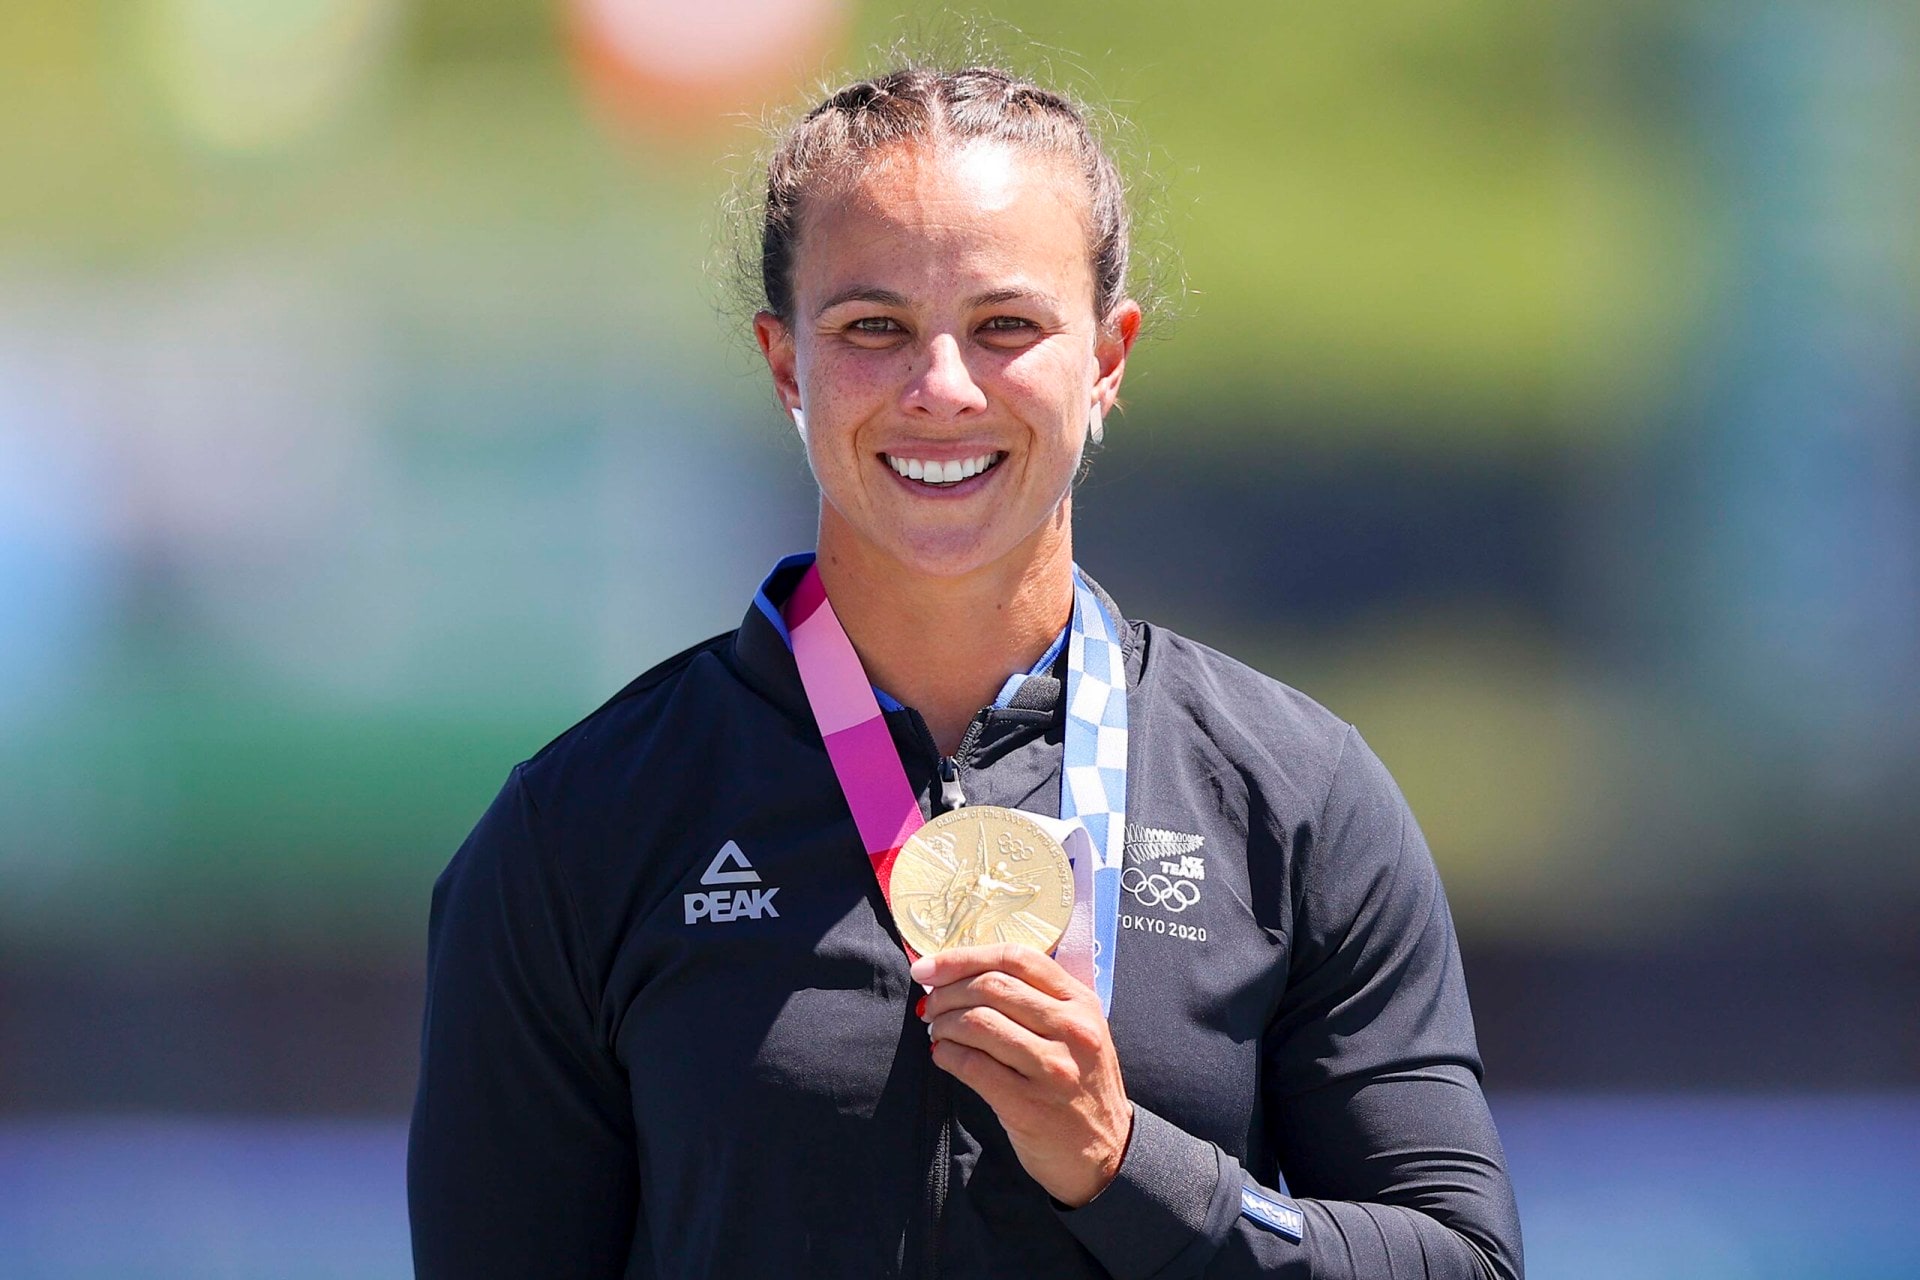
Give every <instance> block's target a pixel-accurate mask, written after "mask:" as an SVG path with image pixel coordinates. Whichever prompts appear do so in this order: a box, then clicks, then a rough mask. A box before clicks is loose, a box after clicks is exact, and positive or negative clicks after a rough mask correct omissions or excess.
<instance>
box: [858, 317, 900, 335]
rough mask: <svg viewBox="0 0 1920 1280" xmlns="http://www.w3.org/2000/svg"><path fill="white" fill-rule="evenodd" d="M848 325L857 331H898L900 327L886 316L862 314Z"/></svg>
mask: <svg viewBox="0 0 1920 1280" xmlns="http://www.w3.org/2000/svg"><path fill="white" fill-rule="evenodd" d="M847 327H848V328H849V329H851V330H853V331H854V332H855V333H897V332H899V329H900V326H899V325H897V324H895V323H894V322H893V321H892V320H889V319H888V318H887V317H886V316H861V317H860V318H859V319H858V320H855V321H854V322H853V323H852V324H850V325H848V326H847Z"/></svg>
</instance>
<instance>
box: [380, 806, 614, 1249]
mask: <svg viewBox="0 0 1920 1280" xmlns="http://www.w3.org/2000/svg"><path fill="white" fill-rule="evenodd" d="M539 825H540V816H539V814H538V812H537V811H536V810H535V808H534V805H533V802H532V800H531V798H530V797H529V796H528V794H527V789H526V785H525V782H524V780H523V779H522V777H521V774H520V771H519V770H518V769H516V770H515V771H514V773H513V775H512V776H511V777H509V778H508V780H507V784H506V786H505V787H504V788H503V789H502V790H501V792H500V795H499V796H498V798H496V799H495V800H494V802H493V805H492V807H491V808H489V809H488V810H487V813H486V815H485V816H484V817H482V818H481V820H480V824H479V825H478V826H477V827H475V828H474V830H473V834H472V835H470V836H468V837H467V840H466V843H465V844H463V845H462V846H461V847H460V850H459V852H458V853H457V854H455V855H454V858H453V861H452V863H450V864H449V865H448V867H447V869H446V871H445V872H444V873H442V875H441V876H440V879H439V881H438V883H436V884H435V885H434V890H433V908H432V915H431V918H430V922H429V925H428V942H427V1004H426V1019H425V1026H424V1029H423V1032H422V1036H421V1051H420V1083H419V1089H418V1091H417V1093H416V1094H415V1097H414V1107H413V1124H412V1130H411V1133H410V1136H409V1140H408V1147H407V1207H408V1214H409V1217H410V1219H411V1223H412V1230H413V1258H414V1268H415V1274H416V1275H417V1276H419V1277H420V1280H440V1278H442V1277H446V1278H449V1280H451V1278H453V1277H458V1278H459V1280H487V1278H488V1277H495V1276H497V1277H501V1278H502V1280H505V1278H506V1277H515V1278H516V1280H520V1278H524V1277H526V1276H533V1275H539V1276H554V1277H578V1278H579V1280H609V1278H612V1277H621V1276H627V1275H634V1274H639V1273H636V1272H630V1271H629V1270H628V1269H627V1267H628V1257H629V1254H630V1253H633V1254H636V1255H639V1256H642V1257H644V1255H645V1252H646V1250H645V1248H644V1244H643V1243H642V1244H640V1246H639V1247H636V1241H635V1233H636V1229H637V1227H638V1226H639V1224H640V1223H641V1217H640V1213H639V1192H638V1179H637V1175H636V1172H635V1170H636V1159H635V1150H634V1147H635V1136H634V1128H633V1121H632V1111H631V1108H630V1106H629V1102H628V1091H627V1085H626V1077H625V1073H624V1071H623V1070H622V1069H621V1067H620V1065H619V1063H618V1062H617V1061H616V1060H615V1059H614V1057H613V1055H612V1053H611V1052H610V1051H609V1050H608V1049H607V1047H606V1046H605V1045H604V1043H603V1042H602V1039H601V1037H600V1036H599V1035H598V1034H597V1033H596V1025H597V1019H596V1018H595V1016H594V1007H595V1000H594V998H593V996H592V995H591V992H592V991H593V990H594V987H593V985H592V984H591V982H590V981H588V980H587V977H586V975H587V974H588V972H589V969H588V966H586V965H585V964H584V963H583V956H584V955H585V954H586V948H585V945H584V941H583V935H582V931H581V927H580V919H579V915H578V913H577V912H576V910H575V908H574V901H573V898H572V897H571V895H570V893H569V890H568V888H567V886H566V884H565V883H564V882H563V881H562V879H561V876H560V873H559V870H558V868H557V867H556V866H555V865H554V864H553V862H552V860H551V859H550V858H549V857H548V856H547V853H546V850H545V849H543V848H542V846H541V840H540V835H539Z"/></svg>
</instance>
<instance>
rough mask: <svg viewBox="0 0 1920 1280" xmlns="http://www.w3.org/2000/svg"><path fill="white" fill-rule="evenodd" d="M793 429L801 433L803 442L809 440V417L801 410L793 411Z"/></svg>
mask: <svg viewBox="0 0 1920 1280" xmlns="http://www.w3.org/2000/svg"><path fill="white" fill-rule="evenodd" d="M793 429H794V430H795V431H798V432H799V433H800V438H801V439H802V440H805V439H806V438H807V415H806V414H805V413H804V412H802V411H801V410H799V409H795V410H794V411H793Z"/></svg>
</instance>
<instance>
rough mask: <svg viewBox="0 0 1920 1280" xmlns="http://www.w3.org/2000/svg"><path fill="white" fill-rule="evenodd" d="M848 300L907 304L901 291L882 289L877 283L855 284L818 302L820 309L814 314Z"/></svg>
mask: <svg viewBox="0 0 1920 1280" xmlns="http://www.w3.org/2000/svg"><path fill="white" fill-rule="evenodd" d="M848 302H872V303H876V304H878V305H879V306H883V307H904V306H906V305H907V296H906V295H905V294H903V293H895V292H894V291H893V290H891V289H882V288H881V287H880V286H879V285H873V284H856V285H851V286H849V287H847V288H845V289H842V290H841V291H840V292H838V293H836V294H834V295H833V296H832V297H830V298H828V299H827V300H826V301H825V302H823V303H821V304H820V309H819V310H818V311H816V312H814V314H815V315H825V314H826V313H827V312H829V311H831V310H833V309H834V308H835V307H837V306H840V305H842V304H843V303H848Z"/></svg>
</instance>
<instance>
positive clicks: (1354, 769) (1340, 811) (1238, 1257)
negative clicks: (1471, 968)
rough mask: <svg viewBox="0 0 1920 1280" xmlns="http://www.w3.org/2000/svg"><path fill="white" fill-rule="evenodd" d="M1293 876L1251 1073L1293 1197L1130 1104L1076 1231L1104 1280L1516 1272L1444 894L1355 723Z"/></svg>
mask: <svg viewBox="0 0 1920 1280" xmlns="http://www.w3.org/2000/svg"><path fill="white" fill-rule="evenodd" d="M1291 876H1292V880H1291V891H1292V894H1293V898H1294V902H1293V921H1294V929H1295V932H1294V937H1293V938H1292V940H1291V954H1290V960H1289V970H1288V980H1287V989H1286V992H1285V994H1284V996H1283V997H1282V999H1281V1002H1280V1005H1279V1007H1278V1009H1277V1010H1276V1011H1275V1014H1274V1016H1273V1018H1272V1019H1271V1021H1270V1022H1269V1025H1268V1028H1267V1033H1266V1036H1265V1039H1264V1043H1263V1055H1262V1063H1263V1068H1262V1081H1261V1095H1262V1105H1263V1108H1264V1111H1265V1118H1266V1130H1267V1136H1268V1139H1269V1142H1270V1143H1271V1145H1272V1149H1273V1150H1275V1151H1276V1152H1278V1156H1279V1163H1280V1168H1281V1172H1282V1173H1283V1175H1284V1177H1285V1178H1286V1182H1287V1188H1288V1190H1287V1191H1276V1190H1274V1189H1271V1188H1266V1187H1262V1186H1260V1185H1259V1184H1258V1183H1256V1182H1255V1180H1254V1178H1253V1177H1252V1176H1251V1175H1250V1174H1248V1173H1247V1172H1246V1171H1245V1170H1244V1169H1243V1168H1242V1167H1241V1165H1240V1164H1239V1162H1238V1161H1236V1160H1235V1159H1234V1158H1233V1157H1232V1156H1230V1155H1228V1154H1227V1153H1226V1152H1224V1151H1222V1150H1221V1149H1220V1148H1219V1147H1217V1146H1215V1145H1213V1144H1212V1143H1209V1142H1206V1141H1203V1140H1202V1139H1199V1138H1195V1137H1193V1136H1192V1135H1190V1134H1188V1133H1186V1132H1184V1131H1182V1130H1180V1129H1178V1128H1176V1127H1175V1126H1173V1125H1172V1124H1169V1123H1168V1122H1167V1121H1165V1120H1163V1119H1161V1118H1159V1117H1158V1116H1155V1115H1153V1114H1152V1113H1151V1112H1148V1111H1146V1110H1145V1109H1144V1108H1140V1107H1138V1106H1136V1107H1135V1109H1134V1131H1133V1138H1132V1140H1131V1142H1130V1143H1129V1144H1128V1148H1127V1154H1126V1156H1125V1158H1124V1160H1123V1162H1122V1164H1121V1168H1120V1173H1119V1176H1118V1177H1116V1178H1115V1180H1114V1181H1113V1183H1112V1184H1111V1185H1109V1186H1108V1187H1107V1189H1106V1190H1105V1191H1103V1192H1101V1194H1100V1195H1099V1196H1097V1197H1096V1198H1095V1199H1094V1200H1093V1201H1092V1203H1090V1204H1088V1205H1086V1206H1085V1207H1083V1208H1081V1209H1078V1210H1074V1211H1071V1212H1068V1213H1065V1214H1063V1216H1064V1217H1065V1218H1066V1220H1067V1223H1068V1225H1069V1227H1070V1228H1071V1229H1072V1230H1073V1231H1074V1233H1075V1235H1076V1236H1078V1237H1079V1238H1080V1240H1081V1242H1082V1243H1083V1244H1085V1245H1086V1246H1087V1247H1088V1249H1090V1250H1091V1251H1092V1252H1093V1253H1094V1255H1095V1256H1096V1257H1097V1258H1099V1259H1100V1261H1101V1263H1102V1265H1104V1266H1105V1267H1106V1268H1107V1269H1108V1270H1109V1271H1110V1272H1112V1274H1113V1275H1114V1276H1115V1277H1116V1280H1180V1278H1183V1277H1207V1278H1208V1280H1240V1278H1241V1277H1255V1276H1267V1277H1287V1278H1288V1280H1520V1278H1521V1276H1522V1274H1523V1270H1522V1262H1521V1252H1520V1221H1519V1214H1518V1211H1517V1210H1516V1208H1515V1206H1514V1201H1513V1190H1512V1186H1511V1184H1510V1182H1509V1181H1508V1177H1507V1170H1506V1158H1505V1155H1504V1153H1503V1152H1502V1151H1501V1148H1500V1139H1499V1136H1498V1134H1496V1133H1495V1131H1494V1127H1493V1120H1492V1117H1491V1116H1490V1115H1489V1113H1488V1111H1487V1105H1486V1099H1485V1098H1484V1097H1483V1096H1482V1094H1481V1091H1480V1057H1479V1050H1478V1048H1477V1047H1476V1045H1475V1042H1474V1035H1473V1019H1472V1014H1471V1012H1470V1010H1469V1009H1468V1006H1467V993H1466V983H1465V979H1464V977H1463V975H1462V972H1461V967H1460V954H1459V949H1458V946H1457V944H1456V943H1455V940H1454V934H1453V922H1452V918H1451V916H1450V915H1449V913H1448V911H1447V904H1446V898H1445V896H1444V895H1443V893H1442V892H1441V889H1440V881H1439V877H1438V875H1437V874H1436V872H1435V870H1434V866H1433V859H1432V858H1431V856H1430V855H1429V854H1428V852H1427V847H1426V842H1425V840H1424V838H1423V837H1422V836H1421V834H1420V829H1419V827H1418V826H1417V825H1415V823H1414V821H1413V816H1412V814H1411V813H1409V812H1408V810H1407V805H1406V801H1405V800H1404V799H1403V798H1402V797H1401V795H1400V791H1399V788H1398V787H1396V786H1395V785H1394V783H1393V780H1392V778H1391V777H1390V776H1388V774H1387V771H1386V768H1385V766H1383V765H1382V764H1381V763H1380V761H1379V759H1378V758H1377V757H1375V756H1374V754H1373V753H1372V751H1370V750H1369V749H1368V748H1367V746H1366V744H1365V743H1364V742H1362V741H1361V740H1360V737H1359V735H1358V734H1357V733H1356V732H1354V731H1353V730H1352V729H1348V731H1347V734H1346V738H1345V740H1344V742H1343V744H1342V748H1341V754H1340V758H1339V761H1338V763H1337V764H1336V766H1335V770H1334V776H1333V780H1332V783H1331V785H1330V787H1329V790H1328V794H1327V797H1326V801H1325V803H1324V805H1323V806H1322V812H1321V816H1320V821H1319V823H1318V825H1317V827H1316V828H1315V829H1314V830H1313V832H1312V835H1311V838H1310V839H1303V840H1302V841H1300V843H1299V844H1298V846H1297V847H1296V848H1295V850H1294V861H1293V866H1292V869H1291ZM1289 1191H1290V1192H1291V1193H1292V1194H1291V1195H1289V1194H1288V1192H1289ZM1294 1196H1297V1197H1298V1199H1295V1198H1293V1197H1294Z"/></svg>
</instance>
